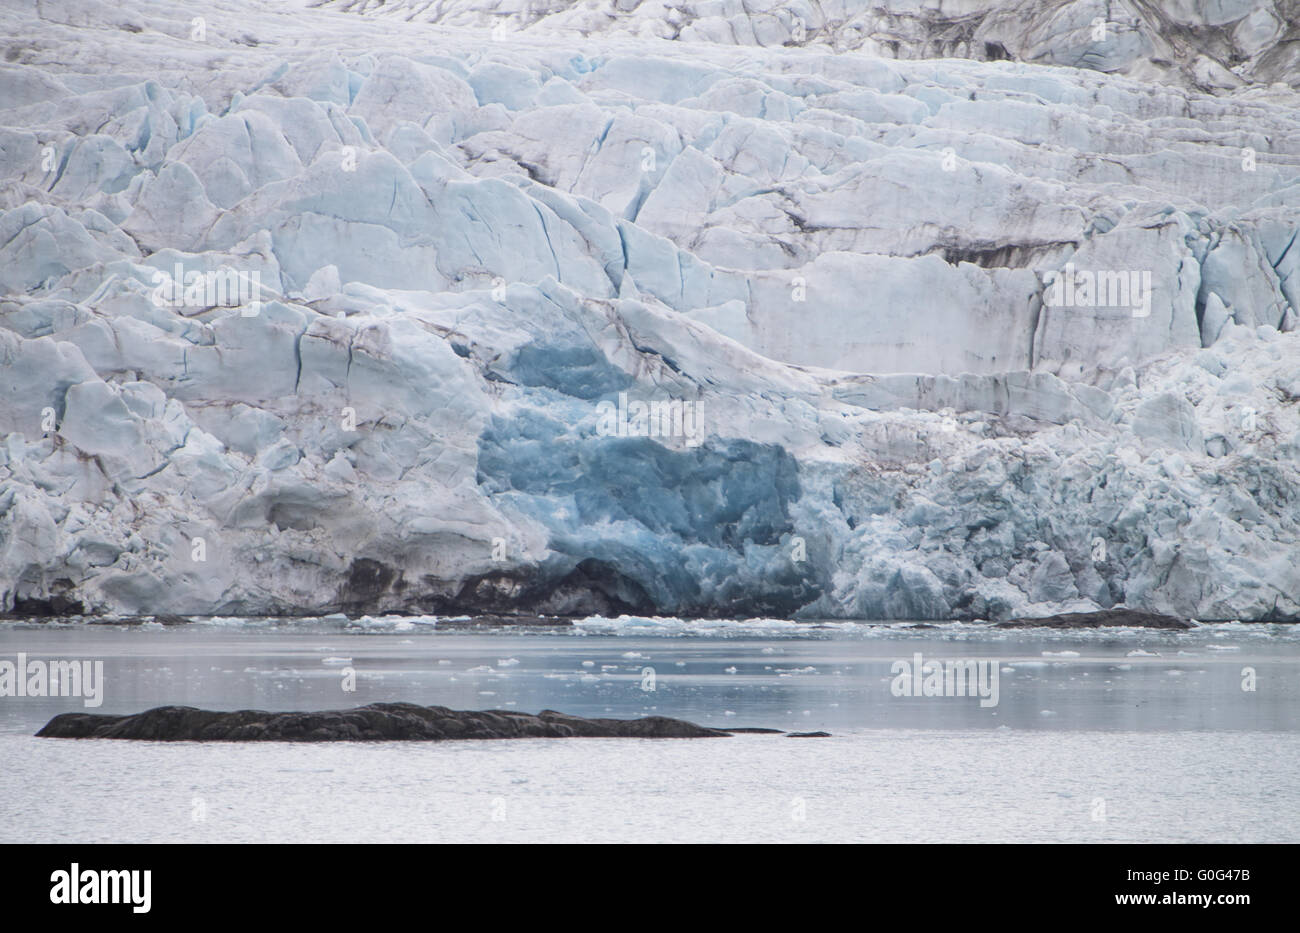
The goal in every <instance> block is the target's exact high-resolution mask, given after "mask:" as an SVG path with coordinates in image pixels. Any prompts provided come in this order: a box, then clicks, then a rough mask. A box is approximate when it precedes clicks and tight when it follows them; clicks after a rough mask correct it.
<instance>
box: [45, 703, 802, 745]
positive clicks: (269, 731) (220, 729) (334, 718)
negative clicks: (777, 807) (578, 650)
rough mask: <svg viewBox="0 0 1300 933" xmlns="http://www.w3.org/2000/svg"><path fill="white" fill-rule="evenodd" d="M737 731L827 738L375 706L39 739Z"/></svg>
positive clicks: (145, 723) (193, 713)
mask: <svg viewBox="0 0 1300 933" xmlns="http://www.w3.org/2000/svg"><path fill="white" fill-rule="evenodd" d="M737 732H757V733H771V734H777V735H786V736H787V737H788V738H821V737H824V736H826V735H827V733H824V732H817V733H812V732H791V733H783V732H781V730H778V729H755V728H746V729H711V728H708V727H706V726H699V725H696V724H695V723H692V722H686V721H685V720H681V719H670V718H668V717H666V716H648V717H646V718H644V719H587V718H585V717H582V716H571V715H568V714H567V713H558V712H556V711H555V710H542V711H541V712H540V713H538V714H536V715H533V714H531V713H521V712H514V711H511V710H482V711H477V710H454V709H448V708H447V707H445V706H418V705H416V704H414V703H371V704H369V705H368V706H361V707H357V708H356V709H349V710H325V711H320V712H267V711H264V710H236V711H233V712H214V711H211V710H201V709H195V708H194V707H192V706H160V707H158V708H156V709H151V710H146V711H145V712H143V713H136V714H134V715H128V716H109V715H102V714H98V713H61V714H60V715H58V716H55V717H54V718H53V719H51V720H50V721H49V722H48V723H46V724H45V726H44V728H42V729H41V730H40V731H39V732H37V733H36V735H37V736H38V737H41V738H56V739H135V740H138V741H148V742H395V741H396V742H440V741H448V740H453V739H564V738H625V739H626V738H632V739H701V738H725V737H727V736H730V735H731V734H733V733H737Z"/></svg>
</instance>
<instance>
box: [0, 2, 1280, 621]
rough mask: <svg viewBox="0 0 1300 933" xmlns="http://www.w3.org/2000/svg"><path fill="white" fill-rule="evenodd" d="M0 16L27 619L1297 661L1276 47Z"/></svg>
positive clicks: (593, 20) (966, 7) (1018, 26)
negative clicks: (1291, 647) (1075, 641)
mask: <svg viewBox="0 0 1300 933" xmlns="http://www.w3.org/2000/svg"><path fill="white" fill-rule="evenodd" d="M1098 19H1101V20H1102V28H1101V29H1100V31H1098V27H1097V25H1096V20H1098ZM0 24H2V25H3V32H2V34H3V36H4V37H5V38H4V39H2V40H0V43H2V44H3V46H4V52H3V55H2V56H0V59H2V61H0V384H2V389H3V401H2V402H0V611H4V612H11V613H16V614H33V613H35V614H42V613H58V614H67V613H87V614H120V615H129V614H152V613H177V614H190V615H300V614H326V613H333V612H345V613H351V614H362V613H384V612H408V613H423V614H455V613H478V612H491V613H511V612H528V613H541V614H548V615H549V614H555V615H593V614H594V615H602V616H608V615H612V614H618V613H631V614H638V615H659V614H665V615H678V616H696V617H702V618H744V617H758V616H762V617H774V618H794V619H960V620H971V619H1005V618H1012V617H1016V616H1023V615H1047V614H1051V613H1053V612H1063V611H1086V610H1093V609H1098V608H1111V607H1115V606H1124V607H1128V608H1136V609H1144V610H1150V611H1155V612H1165V613H1172V614H1176V615H1180V616H1183V617H1195V618H1197V619H1201V620H1229V619H1242V620H1290V621H1295V620H1300V332H1298V330H1297V324H1298V323H1300V321H1298V319H1297V315H1298V314H1300V311H1298V310H1297V309H1300V248H1296V246H1295V243H1296V239H1297V234H1298V233H1300V216H1298V215H1297V205H1300V51H1298V50H1300V13H1298V12H1297V11H1296V9H1295V7H1294V5H1292V4H1288V3H1283V2H1280V0H1279V2H1270V0H1262V2H1261V0H1254V2H1236V0H1150V2H1145V3H1137V2H1110V3H1101V2H1095V0H1072V2H1060V0H1052V2H1044V3H1036V4H1025V3H1019V2H1013V0H1000V2H995V0H951V2H950V0H942V2H919V0H900V2H885V0H875V2H868V3H854V2H849V0H843V2H839V3H836V4H808V3H805V2H803V0H797V2H792V3H787V4H775V3H763V2H759V3H753V2H751V3H747V4H744V5H742V4H739V3H733V2H730V0H683V2H667V0H653V2H651V0H646V2H640V3H638V2H636V0H614V2H612V3H611V2H599V3H597V2H594V0H590V2H573V0H545V2H540V3H539V2H524V0H444V2H442V3H438V4H428V3H415V2H409V0H408V2H389V3H383V4H378V3H372V2H369V0H317V2H314V3H307V2H300V0H295V2H289V3H269V2H260V0H215V2H211V3H207V2H205V3H203V4H197V3H166V2H161V0H119V2H116V3H112V4H108V3H102V2H98V0H79V2H77V3H75V4H68V5H59V6H55V5H50V4H45V3H40V2H35V0H25V2H14V3H9V4H7V5H6V6H5V8H4V9H0ZM1062 277H1065V279H1063V278H1062ZM1066 280H1068V284H1067V287H1066V288H1065V289H1064V290H1060V289H1059V285H1060V284H1061V282H1062V281H1066ZM1054 286H1058V289H1057V291H1056V292H1055V295H1056V297H1055V298H1054V297H1053V295H1054V292H1053V287H1054ZM1062 295H1064V296H1065V297H1066V298H1068V301H1065V302H1064V303H1062V300H1061V296H1062ZM611 411H613V412H617V417H615V418H613V419H610V418H608V417H606V416H607V415H609V413H610V412H611ZM687 419H692V420H693V422H694V423H693V424H692V427H691V428H689V429H688V428H687V427H686V424H687V423H688V422H687ZM697 429H698V430H697Z"/></svg>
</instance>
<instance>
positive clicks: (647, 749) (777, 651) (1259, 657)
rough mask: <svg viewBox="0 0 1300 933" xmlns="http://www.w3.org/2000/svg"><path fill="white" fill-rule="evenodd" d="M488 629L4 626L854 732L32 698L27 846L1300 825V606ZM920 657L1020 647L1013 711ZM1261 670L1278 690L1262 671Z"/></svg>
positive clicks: (138, 650)
mask: <svg viewBox="0 0 1300 933" xmlns="http://www.w3.org/2000/svg"><path fill="white" fill-rule="evenodd" d="M465 621H466V620H460V621H451V620H445V619H432V618H428V619H405V618H397V617H383V618H366V619H360V620H352V621H346V620H343V619H342V618H334V619H323V620H308V621H301V622H292V623H284V622H277V621H273V620H236V619H220V620H212V621H208V622H201V623H198V624H196V625H193V626H188V627H185V628H163V627H161V626H140V627H132V628H122V629H119V628H108V627H103V628H101V627H99V626H94V627H91V626H81V625H58V626H36V625H28V626H7V627H5V628H4V629H0V657H9V658H12V657H13V656H14V655H15V654H16V653H17V652H19V651H22V652H25V653H26V654H27V655H28V656H29V657H34V658H51V659H52V658H94V659H102V660H103V661H104V668H105V676H106V690H105V699H104V704H103V706H102V707H101V708H100V711H101V712H109V713H124V712H134V711H139V710H142V709H146V708H149V707H152V706H157V705H162V704H168V703H180V704H187V705H193V706H200V707H205V708H214V709H237V708H248V707H255V708H264V709H331V708H340V707H348V706H355V705H361V704H364V703H370V702H378V701H395V700H400V701H409V702H416V703H425V704H441V705H446V706H451V707H454V708H463V709H492V708H499V709H518V710H525V711H532V712H535V711H537V710H540V709H544V708H552V709H560V710H564V711H566V712H572V713H578V714H581V715H587V716H613V717H620V718H632V717H637V716H642V715H655V714H658V715H667V716H676V717H681V718H685V719H690V720H693V721H696V722H700V723H705V724H709V725H715V726H720V727H723V728H727V727H736V726H767V727H775V728H780V729H787V730H800V731H807V730H816V729H823V730H826V731H828V732H831V733H833V736H832V737H831V738H825V739H809V740H796V741H791V740H789V739H786V738H784V737H780V736H765V735H739V736H735V737H733V738H730V739H718V740H681V741H676V740H660V741H647V740H603V739H602V740H572V741H554V740H536V741H532V740H529V741H511V742H464V743H441V744H437V745H433V744H425V743H419V744H414V743H413V744H402V743H383V744H375V745H353V744H347V743H339V744H328V745H312V746H307V745H301V746H300V745H292V744H280V743H275V744H266V745H220V746H218V745H191V744H176V745H169V744H163V743H135V742H109V741H56V740H45V739H36V738H34V737H33V735H32V733H34V732H35V731H36V730H37V729H38V728H39V727H40V726H41V725H42V724H43V723H44V722H45V721H47V720H48V719H49V717H51V716H53V715H54V714H56V713H58V712H64V711H71V710H77V709H82V708H83V707H82V706H81V701H80V700H78V699H75V698H57V699H43V698H22V699H17V698H6V699H4V700H0V755H2V756H3V758H4V760H5V762H6V771H7V777H8V780H7V782H6V784H7V786H6V790H5V792H4V793H3V794H2V795H0V826H2V827H4V829H3V830H0V840H2V841H6V842H8V841H18V840H31V841H61V840H68V841H71V840H107V839H113V840H119V841H154V840H157V841H164V840H165V841H184V840H195V841H289V840H337V841H385V840H393V841H397V840H404V841H470V842H475V841H502V840H511V841H610V840H614V839H618V840H647V841H711V840H726V841H743V840H754V841H758V840H768V841H782V840H784V841H854V840H880V841H900V842H902V841H944V840H966V841H999V840H1001V841H1011V840H1042V841H1075V840H1079V841H1089V840H1093V841H1155V840H1163V841H1188V842H1191V841H1209V840H1214V839H1220V840H1221V839H1227V838H1231V839H1240V840H1243V841H1295V840H1296V839H1297V838H1300V816H1298V814H1300V791H1297V790H1296V789H1295V784H1294V781H1293V780H1292V779H1291V778H1292V775H1293V773H1294V771H1295V766H1296V763H1297V761H1298V760H1300V728H1298V723H1297V719H1296V716H1295V710H1296V708H1297V701H1298V700H1300V678H1297V676H1296V675H1297V672H1298V668H1300V631H1297V630H1296V629H1294V628H1292V627H1288V626H1280V625H1279V626H1273V625H1215V626H1205V627H1203V628H1201V629H1197V630H1195V631H1192V632H1186V633H1177V634H1175V633H1160V632H1151V631H1136V630H1108V631H1088V632H1047V631H1027V632H1026V631H1016V632H1008V631H999V632H989V631H987V630H982V629H977V627H975V626H969V625H944V626H940V627H936V628H910V627H904V625H902V624H896V625H862V624H851V623H831V624H827V625H824V626H817V625H809V624H806V623H804V624H795V623H790V622H784V621H780V620H754V621H751V622H743V623H734V622H733V623H726V622H706V621H690V620H667V621H665V620H651V619H635V618H628V617H623V618H619V619H601V618H596V619H588V620H585V621H583V622H580V623H578V624H576V625H574V626H572V627H571V628H567V629H551V630H544V631H521V630H518V629H512V630H491V631H489V630H485V629H482V628H475V627H468V628H467V627H464V626H465ZM668 636H673V637H668ZM917 653H920V654H921V655H922V656H923V657H924V658H925V659H927V660H931V659H933V660H956V659H991V660H995V661H996V662H997V665H998V669H999V676H1000V692H999V703H998V705H997V706H996V707H994V708H981V707H980V705H979V702H978V700H977V699H975V698H971V697H931V698H906V697H895V696H893V695H892V693H891V690H890V683H891V680H892V679H893V678H892V676H891V668H892V665H894V663H895V662H897V661H902V660H907V661H910V660H912V659H913V657H914V656H915V655H916V654H917ZM647 668H648V669H651V670H652V671H653V674H654V688H655V689H654V690H652V691H651V690H645V689H643V685H644V684H645V683H646V670H647ZM1247 668H1249V669H1252V670H1253V671H1254V673H1255V687H1256V689H1255V690H1254V691H1248V690H1243V689H1242V684H1243V670H1244V669H1247ZM346 669H350V670H352V671H354V672H355V675H356V691H355V692H353V693H346V692H344V691H343V689H342V683H343V679H344V676H345V674H344V672H345V670H346ZM1099 815H1100V816H1104V819H1098V818H1096V817H1098V816H1099Z"/></svg>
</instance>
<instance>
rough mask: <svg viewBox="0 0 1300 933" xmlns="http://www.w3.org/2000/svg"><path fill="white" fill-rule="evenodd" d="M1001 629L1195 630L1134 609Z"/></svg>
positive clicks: (1073, 615)
mask: <svg viewBox="0 0 1300 933" xmlns="http://www.w3.org/2000/svg"><path fill="white" fill-rule="evenodd" d="M997 627H998V628H1062V629H1069V628H1110V627H1116V628H1119V627H1122V628H1158V629H1175V630H1181V629H1189V628H1195V626H1194V625H1193V624H1192V623H1191V622H1187V621H1185V620H1183V619H1179V618H1177V617H1175V616H1166V615H1161V614H1160V613H1157V612H1139V611H1137V610H1135V609H1103V610H1102V611H1100V612H1067V613H1064V614H1062V615H1058V616H1047V617H1046V618H1042V619H1012V620H1010V621H1008V622H998V623H997Z"/></svg>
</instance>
